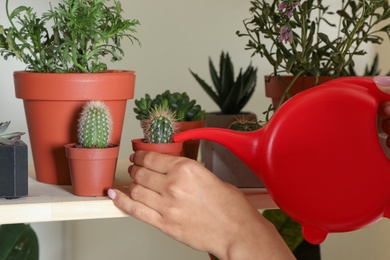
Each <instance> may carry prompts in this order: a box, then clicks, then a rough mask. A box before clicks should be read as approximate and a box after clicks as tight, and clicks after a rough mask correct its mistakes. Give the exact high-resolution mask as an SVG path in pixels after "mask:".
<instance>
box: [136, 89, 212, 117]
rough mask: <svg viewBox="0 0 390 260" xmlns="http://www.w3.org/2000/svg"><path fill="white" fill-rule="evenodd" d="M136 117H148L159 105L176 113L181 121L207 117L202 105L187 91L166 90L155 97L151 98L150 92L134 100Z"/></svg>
mask: <svg viewBox="0 0 390 260" xmlns="http://www.w3.org/2000/svg"><path fill="white" fill-rule="evenodd" d="M134 103H135V106H136V107H135V108H134V112H135V113H136V118H137V119H138V120H145V119H148V117H149V114H150V111H152V110H153V109H156V108H158V107H163V108H166V109H169V110H171V111H172V112H174V113H175V116H176V119H177V121H179V122H183V121H198V120H204V119H205V118H206V112H205V111H204V110H202V107H201V106H200V105H198V104H196V100H195V99H192V100H191V99H190V97H189V96H188V95H187V93H186V92H183V93H179V92H175V93H171V92H170V91H169V90H166V91H165V92H164V93H162V94H158V95H157V96H156V97H155V98H153V99H152V98H151V97H150V95H149V94H146V95H145V97H143V98H140V99H136V100H135V101H134Z"/></svg>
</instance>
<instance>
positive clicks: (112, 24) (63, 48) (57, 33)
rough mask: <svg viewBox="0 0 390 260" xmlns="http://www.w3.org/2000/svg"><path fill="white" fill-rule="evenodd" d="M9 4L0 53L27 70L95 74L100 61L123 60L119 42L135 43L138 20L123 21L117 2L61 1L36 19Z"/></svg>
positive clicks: (24, 9)
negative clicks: (105, 57) (16, 61)
mask: <svg viewBox="0 0 390 260" xmlns="http://www.w3.org/2000/svg"><path fill="white" fill-rule="evenodd" d="M9 2H10V1H9V0H6V13H7V18H8V21H9V23H10V27H8V28H6V27H5V26H4V25H0V55H1V56H3V57H4V59H6V60H7V59H8V58H9V57H14V58H17V59H19V60H21V61H22V62H24V63H25V64H27V70H31V71H36V72H98V71H101V70H104V69H106V68H107V65H106V64H105V63H103V62H102V61H101V58H102V57H104V56H106V55H110V56H111V60H112V61H117V60H120V59H121V58H122V57H123V55H124V53H123V50H122V49H121V40H122V39H123V38H127V39H128V40H130V41H131V42H132V43H133V42H134V41H136V42H138V39H137V38H136V37H135V36H134V35H133V34H134V33H135V32H136V30H135V27H136V26H137V25H139V21H138V20H135V19H134V20H128V19H124V18H123V17H122V7H121V4H120V2H119V1H116V0H64V1H63V3H62V4H59V5H58V6H57V7H54V8H52V7H51V8H50V10H49V11H47V12H45V13H43V14H42V16H41V17H38V15H37V13H36V12H34V11H33V9H32V8H31V7H27V6H19V7H17V8H15V9H14V10H13V11H12V12H11V11H10V9H9ZM108 3H112V5H108ZM47 24H52V26H51V28H47V27H46V25H47Z"/></svg>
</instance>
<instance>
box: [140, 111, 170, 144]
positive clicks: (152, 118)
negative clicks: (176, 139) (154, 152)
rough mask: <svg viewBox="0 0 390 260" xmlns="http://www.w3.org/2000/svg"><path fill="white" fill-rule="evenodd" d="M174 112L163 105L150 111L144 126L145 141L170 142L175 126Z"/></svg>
mask: <svg viewBox="0 0 390 260" xmlns="http://www.w3.org/2000/svg"><path fill="white" fill-rule="evenodd" d="M175 122H176V117H175V113H174V112H172V111H171V110H169V109H167V108H165V107H157V108H154V109H152V110H151V111H150V114H149V118H148V120H147V124H146V128H145V142H147V143H172V142H173V138H172V136H173V134H174V133H175V132H176V128H175Z"/></svg>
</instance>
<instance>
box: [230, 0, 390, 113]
mask: <svg viewBox="0 0 390 260" xmlns="http://www.w3.org/2000/svg"><path fill="white" fill-rule="evenodd" d="M251 4H252V6H251V8H250V11H251V13H252V16H251V17H250V18H247V19H245V20H244V21H243V23H244V27H245V31H244V32H240V31H238V32H237V35H238V36H243V37H248V38H249V40H248V43H247V45H246V48H247V49H248V50H252V51H253V55H255V54H260V56H261V57H265V58H266V59H267V60H268V62H269V63H270V64H271V66H272V67H273V72H272V73H271V75H270V76H269V77H266V81H265V84H266V85H265V87H266V95H267V96H269V97H271V96H272V97H275V98H276V100H274V101H273V106H274V107H275V108H277V107H279V106H280V105H281V104H282V102H283V101H285V100H286V99H288V98H289V97H290V96H292V95H294V94H296V93H297V92H299V91H301V90H304V89H305V88H306V86H304V85H305V84H306V83H307V84H309V86H308V87H312V86H313V85H318V84H320V83H322V82H324V81H326V80H329V79H332V78H337V77H341V76H348V75H349V72H348V67H349V66H352V67H353V66H354V65H355V61H354V58H355V56H362V55H365V54H366V51H365V47H364V46H363V45H362V44H363V43H370V44H381V43H382V42H383V40H384V39H383V38H382V37H381V36H379V35H378V34H379V33H384V34H385V35H387V36H388V37H390V30H389V27H390V25H389V19H390V8H389V5H388V1H368V0H359V1H355V0H345V1H340V2H338V4H339V6H337V7H335V6H334V4H335V3H333V2H332V3H328V4H327V2H326V1H325V0H323V1H321V0H306V1H303V0H302V1H301V0H274V1H271V2H269V1H266V0H253V1H251ZM335 9H336V11H334V10H335ZM325 27H327V28H331V29H332V30H333V32H330V31H327V32H325V31H322V30H323V28H325ZM332 35H334V36H332ZM284 76H289V77H287V78H284ZM322 77H326V78H322ZM271 83H279V84H278V86H276V87H275V86H272V85H271ZM295 83H297V84H295ZM279 87H280V89H279ZM296 88H298V89H296ZM273 91H275V93H272V92H273ZM279 94H280V95H279Z"/></svg>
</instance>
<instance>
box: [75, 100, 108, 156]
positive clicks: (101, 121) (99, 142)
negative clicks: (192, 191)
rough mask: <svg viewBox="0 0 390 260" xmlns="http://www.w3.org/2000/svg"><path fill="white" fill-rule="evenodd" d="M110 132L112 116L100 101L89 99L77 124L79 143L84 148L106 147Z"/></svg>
mask: <svg viewBox="0 0 390 260" xmlns="http://www.w3.org/2000/svg"><path fill="white" fill-rule="evenodd" d="M111 132H112V118H111V113H110V111H109V110H108V108H107V106H106V105H105V104H104V103H103V102H102V101H90V102H88V103H86V104H85V105H84V107H83V111H82V112H81V114H80V118H79V125H78V141H79V145H80V146H81V147H84V148H105V147H108V146H109V144H108V141H109V140H110V137H111Z"/></svg>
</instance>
